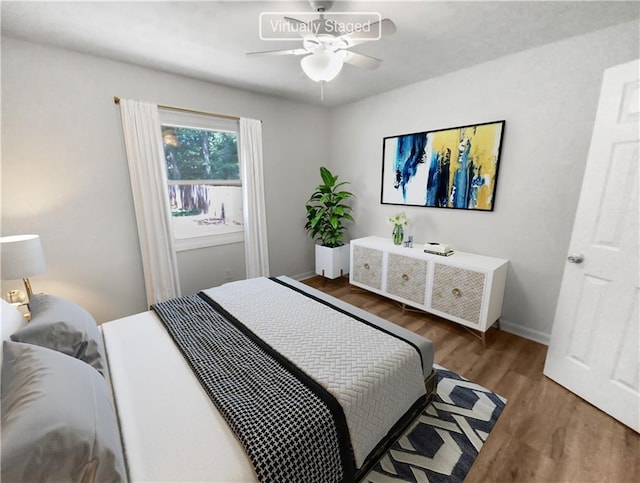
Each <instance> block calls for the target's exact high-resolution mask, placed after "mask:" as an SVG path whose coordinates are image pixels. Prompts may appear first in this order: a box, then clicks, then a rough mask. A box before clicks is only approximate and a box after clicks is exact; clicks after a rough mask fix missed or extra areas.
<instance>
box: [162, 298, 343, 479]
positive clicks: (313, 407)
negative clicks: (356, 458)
mask: <svg viewBox="0 0 640 483" xmlns="http://www.w3.org/2000/svg"><path fill="white" fill-rule="evenodd" d="M152 309H153V310H154V311H155V312H156V313H157V314H158V316H159V318H160V320H161V321H162V322H163V323H164V325H165V326H166V328H167V330H168V331H169V333H170V335H171V336H172V337H173V339H174V341H175V343H176V345H177V346H178V348H179V349H180V350H181V352H182V353H183V355H184V357H185V359H186V360H187V362H188V363H189V365H190V366H191V368H192V369H193V371H194V373H195V375H196V376H197V377H198V379H199V380H200V383H201V384H202V386H203V387H204V388H205V390H206V391H207V393H208V394H209V396H210V397H211V400H212V401H213V403H214V404H215V406H216V407H217V409H218V410H219V411H220V413H221V414H222V416H223V417H224V418H225V419H226V421H227V423H228V424H229V426H230V428H231V429H232V430H233V431H234V433H235V434H236V436H238V438H239V439H240V441H241V443H242V445H243V446H244V448H245V451H246V452H247V454H248V456H249V458H250V459H251V461H252V463H253V465H254V468H255V471H256V474H257V476H258V479H259V480H260V481H261V482H274V483H281V482H297V481H313V482H316V481H317V482H325V481H326V482H339V481H345V482H348V481H353V480H354V471H355V468H354V462H353V455H352V454H351V447H350V443H349V440H348V436H347V434H348V433H347V431H346V430H345V428H344V425H345V422H344V415H343V414H341V411H340V408H339V406H338V405H337V403H336V402H335V400H333V401H332V400H331V398H330V397H327V395H326V391H323V390H321V389H319V388H318V387H317V385H315V384H314V383H313V382H312V381H308V380H306V379H308V378H306V376H305V375H304V374H301V373H300V371H296V369H295V368H292V367H288V368H287V367H285V365H286V362H285V363H284V364H283V361H281V360H278V358H277V355H275V354H273V353H272V351H271V350H270V349H269V348H268V347H265V345H264V344H262V343H261V342H260V341H259V340H256V338H255V337H253V336H251V334H250V333H248V332H247V331H246V330H243V327H242V325H241V324H237V321H233V319H232V318H231V317H229V316H228V314H224V312H223V311H221V310H219V309H218V310H216V309H215V308H214V307H213V306H212V305H210V303H209V301H208V300H207V298H206V296H202V297H201V296H199V295H191V296H184V297H179V298H176V299H173V300H169V301H166V302H161V303H158V304H155V305H154V306H152ZM221 312H222V313H221ZM223 314H224V315H223ZM225 315H226V316H225ZM234 322H235V323H234ZM291 369H293V370H291ZM294 373H295V374H294ZM240 381H244V383H240ZM303 381H304V382H303ZM274 401H275V402H276V403H274ZM340 426H342V427H340Z"/></svg>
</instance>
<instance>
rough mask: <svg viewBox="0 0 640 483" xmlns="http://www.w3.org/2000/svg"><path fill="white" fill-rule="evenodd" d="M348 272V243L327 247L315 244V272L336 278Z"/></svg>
mask: <svg viewBox="0 0 640 483" xmlns="http://www.w3.org/2000/svg"><path fill="white" fill-rule="evenodd" d="M347 273H349V245H342V246H341V247H337V248H329V247H325V246H322V245H316V274H318V275H322V276H323V277H326V278H332V279H333V278H338V277H340V276H342V275H346V274H347Z"/></svg>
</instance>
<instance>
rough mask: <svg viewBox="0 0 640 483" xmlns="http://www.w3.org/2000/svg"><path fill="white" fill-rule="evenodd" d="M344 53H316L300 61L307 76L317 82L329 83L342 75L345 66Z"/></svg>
mask: <svg viewBox="0 0 640 483" xmlns="http://www.w3.org/2000/svg"><path fill="white" fill-rule="evenodd" d="M344 57H345V56H344V53H342V52H340V53H338V52H315V53H313V54H311V55H307V56H305V57H303V58H302V60H301V61H300V66H301V67H302V70H303V71H304V73H305V74H307V76H308V77H309V78H310V79H312V80H314V81H316V82H322V81H324V82H328V81H330V80H332V79H335V77H336V76H337V75H338V74H339V73H340V71H341V70H342V66H343V65H344Z"/></svg>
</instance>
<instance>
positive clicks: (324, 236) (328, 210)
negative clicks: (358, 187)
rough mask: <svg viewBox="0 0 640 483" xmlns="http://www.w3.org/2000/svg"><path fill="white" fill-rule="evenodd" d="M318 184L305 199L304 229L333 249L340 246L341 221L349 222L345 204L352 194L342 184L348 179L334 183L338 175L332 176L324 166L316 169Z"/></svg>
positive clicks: (341, 243)
mask: <svg viewBox="0 0 640 483" xmlns="http://www.w3.org/2000/svg"><path fill="white" fill-rule="evenodd" d="M320 176H321V177H322V184H320V185H318V186H317V187H316V189H315V191H314V192H313V194H312V195H311V197H310V198H309V200H308V201H307V203H306V205H305V207H306V209H307V223H306V225H305V229H306V230H307V232H309V236H310V237H311V238H313V239H314V240H320V241H321V243H322V245H324V246H325V247H329V248H335V247H339V246H342V245H344V242H343V237H344V230H345V226H344V224H343V223H344V221H345V220H349V221H353V217H352V216H351V214H350V213H349V212H350V211H351V207H350V206H349V205H348V204H347V203H348V201H349V200H350V199H351V198H353V197H354V194H353V193H351V192H349V191H344V190H343V189H342V188H343V186H345V185H347V184H349V182H348V181H342V182H340V183H338V176H334V175H333V174H331V172H330V171H329V170H328V169H327V168H325V167H324V166H323V167H321V168H320Z"/></svg>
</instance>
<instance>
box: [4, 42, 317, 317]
mask: <svg viewBox="0 0 640 483" xmlns="http://www.w3.org/2000/svg"><path fill="white" fill-rule="evenodd" d="M222 68H223V67H222ZM113 96H119V97H122V98H130V99H138V100H145V101H149V102H157V103H161V104H168V105H174V106H181V107H188V108H193V109H200V110H205V111H212V112H220V113H226V114H233V115H238V116H245V117H251V118H256V119H262V120H263V139H264V164H265V166H264V176H265V185H266V189H265V191H266V211H267V217H268V236H269V240H270V247H269V249H270V256H269V259H270V264H271V272H272V274H273V275H279V274H288V275H293V276H295V275H298V274H303V273H308V272H310V271H311V270H312V267H313V244H312V243H311V241H310V240H309V239H308V238H307V236H306V233H305V231H304V216H305V211H304V202H305V201H306V199H307V197H308V196H309V194H310V192H311V190H312V188H313V186H315V185H316V184H317V178H318V174H317V171H318V167H319V166H320V165H321V164H324V163H325V162H326V159H327V158H328V147H327V138H328V133H329V122H328V112H327V110H326V109H324V108H322V107H313V106H310V105H305V104H300V103H295V102H290V101H284V100H281V99H277V98H274V97H269V96H262V95H257V94H252V93H248V92H244V91H240V90H237V89H232V88H227V87H222V86H217V85H213V84H209V83H205V82H200V81H196V80H191V79H187V78H185V77H180V76H176V75H170V74H166V73H161V72H157V71H153V70H150V69H145V68H141V67H136V66H132V65H128V64H124V63H118V62H113V61H109V60H105V59H101V58H97V57H92V56H87V55H83V54H77V53H74V52H69V51H64V50H58V49H52V48H48V47H44V46H40V45H37V44H33V43H28V42H22V41H17V40H13V39H8V38H3V39H2V185H1V187H2V234H3V235H12V234H20V233H38V234H40V236H41V238H42V244H43V247H44V250H45V256H46V259H47V264H48V269H47V272H46V273H44V274H42V275H38V276H35V277H33V278H32V284H33V287H34V290H35V291H43V292H46V293H50V294H56V295H59V296H62V297H66V298H70V299H72V300H74V301H76V302H77V303H79V304H81V305H83V306H84V307H86V308H87V309H88V310H89V311H90V312H91V313H92V314H93V315H94V316H95V317H96V319H97V320H98V321H99V322H103V321H106V320H110V319H114V318H117V317H121V316H125V315H128V314H132V313H135V312H139V311H141V310H145V309H146V302H145V296H144V289H143V277H142V267H141V259H140V251H139V247H138V237H137V231H136V225H135V217H134V210H133V202H132V197H131V188H130V184H129V174H128V168H127V162H126V157H125V152H124V145H123V142H122V130H121V122H120V112H119V108H118V106H116V105H115V104H114V103H113ZM179 260H180V269H181V279H182V282H183V291H184V292H185V293H188V292H193V291H196V290H199V289H203V288H207V287H209V286H213V285H217V284H219V283H222V282H223V281H225V280H226V279H227V278H228V275H227V273H226V270H227V269H228V270H230V272H231V274H230V276H231V278H233V279H240V278H244V274H245V272H244V270H245V268H244V260H243V250H242V245H238V244H236V245H233V246H231V245H227V246H226V247H224V248H220V249H219V250H217V251H215V250H214V249H210V251H206V250H198V251H194V252H191V253H184V252H183V253H181V254H180V255H179ZM20 287H21V283H20V282H19V281H14V282H3V283H2V294H4V293H5V292H7V291H8V290H9V289H12V288H20Z"/></svg>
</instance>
